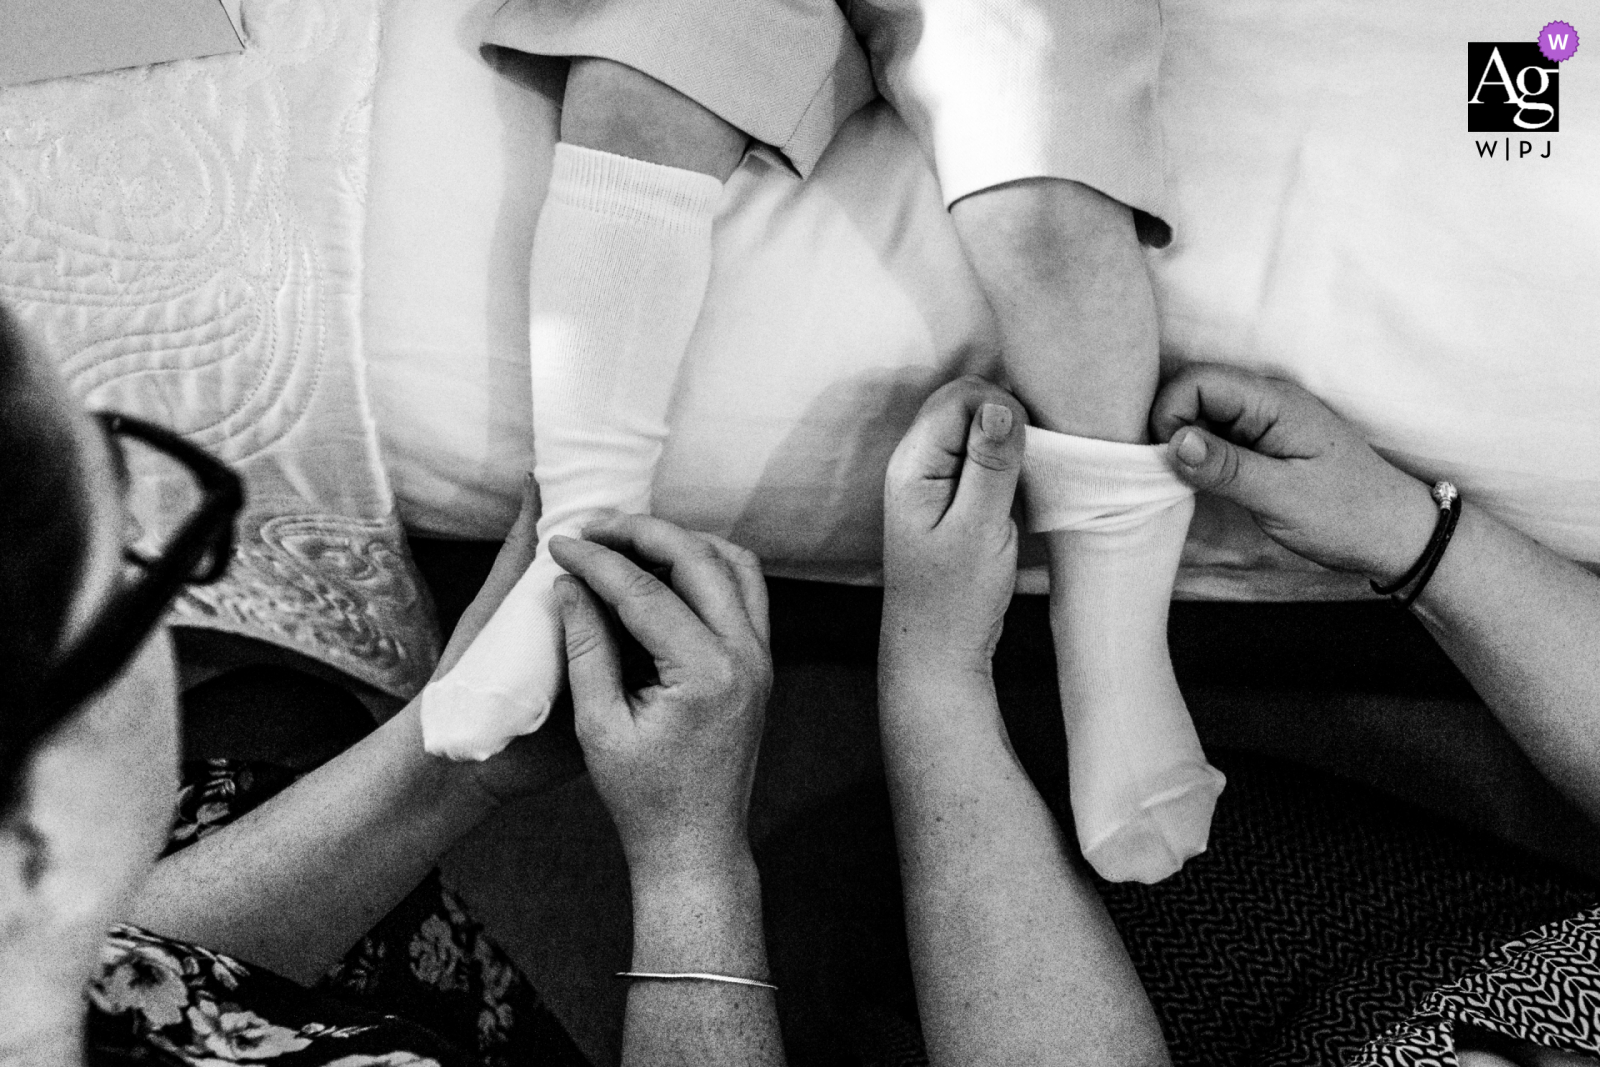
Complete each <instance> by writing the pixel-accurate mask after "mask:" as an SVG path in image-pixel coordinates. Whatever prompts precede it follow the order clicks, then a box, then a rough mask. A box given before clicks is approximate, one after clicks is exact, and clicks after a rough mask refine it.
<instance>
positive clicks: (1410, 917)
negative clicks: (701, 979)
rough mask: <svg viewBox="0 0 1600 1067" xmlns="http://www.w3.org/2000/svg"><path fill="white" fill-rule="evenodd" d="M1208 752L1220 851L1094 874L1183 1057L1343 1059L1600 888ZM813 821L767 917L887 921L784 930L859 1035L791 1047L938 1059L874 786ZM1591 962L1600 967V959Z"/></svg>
mask: <svg viewBox="0 0 1600 1067" xmlns="http://www.w3.org/2000/svg"><path fill="white" fill-rule="evenodd" d="M1213 757H1214V760H1215V762H1216V763H1217V765H1218V766H1219V767H1221V768H1222V769H1223V770H1224V771H1225V772H1226V774H1227V775H1228V788H1227V790H1226V791H1224V793H1223V794H1222V798H1221V800H1220V802H1219V803H1218V806H1217V814H1216V819H1215V821H1214V823H1213V825H1212V836H1211V847H1210V848H1209V850H1208V851H1207V852H1206V853H1205V854H1204V855H1202V856H1199V857H1196V858H1195V859H1194V860H1191V861H1190V862H1189V864H1188V865H1187V866H1185V868H1184V870H1183V871H1182V872H1181V873H1180V874H1178V875H1177V876H1175V877H1173V878H1171V879H1168V880H1167V881H1166V882H1163V883H1161V884H1160V885H1155V886H1143V885H1137V884H1121V885H1110V884H1104V883H1102V885H1101V889H1102V891H1103V894H1104V897H1105V900H1106V904H1107V907H1108V909H1109V910H1110V912H1111V915H1112V918H1113V920H1114V921H1115V922H1116V924H1117V926H1118V929H1119V930H1120V931H1121V933H1122V936H1123V939H1124V941H1125V942H1126V944H1127V946H1128V951H1129V953H1130V955H1131V956H1132V958H1133V961H1134V965H1135V967H1136V968H1137V969H1138V972H1139V977H1140V979H1141V981H1142V982H1143V983H1144V985H1145V988H1146V990H1147V991H1148V992H1149V995H1150V998H1151V1002H1152V1004H1153V1005H1154V1007H1155V1010H1156V1014H1157V1017H1158V1018H1159V1020H1160V1022H1161V1025H1162V1029H1163V1031H1164V1033H1165V1035H1166V1038H1167V1041H1168V1044H1169V1046H1170V1048H1171V1051H1172V1060H1173V1064H1174V1067H1280V1065H1291V1064H1293V1065H1307V1067H1309V1065H1316V1067H1336V1065H1339V1064H1341V1063H1343V1062H1344V1061H1345V1060H1346V1058H1347V1057H1349V1056H1350V1055H1353V1054H1354V1053H1355V1052H1356V1050H1357V1049H1359V1048H1361V1046H1362V1045H1363V1044H1364V1043H1365V1042H1367V1041H1369V1040H1371V1039H1372V1038H1374V1037H1375V1036H1377V1035H1379V1034H1380V1033H1382V1032H1383V1031H1384V1030H1385V1029H1386V1028H1388V1027H1390V1026H1393V1025H1396V1024H1397V1023H1399V1022H1400V1021H1402V1020H1405V1019H1406V1018H1407V1017H1408V1016H1409V1015H1410V1013H1411V1012H1412V1011H1414V1010H1415V1009H1416V1008H1417V1007H1418V1005H1419V1004H1420V1003H1421V1002H1422V1001H1423V998H1424V997H1425V996H1427V995H1428V994H1429V993H1430V991H1432V990H1435V989H1438V988H1440V987H1443V986H1446V985H1447V984H1448V983H1450V982H1453V981H1456V980H1458V979H1460V978H1461V977H1462V976H1463V975H1466V974H1469V973H1471V972H1472V971H1473V970H1474V969H1475V968H1476V967H1478V966H1479V961H1480V960H1482V959H1483V958H1484V957H1485V956H1486V955H1488V954H1489V953H1490V952H1491V951H1493V950H1494V949H1495V947H1496V946H1497V945H1501V944H1504V943H1505V942H1507V941H1508V940H1510V939H1512V938H1515V937H1517V936H1519V935H1521V934H1524V933H1525V932H1526V931H1528V930H1530V929H1533V928H1535V927H1537V926H1539V925H1540V924H1541V923H1545V922H1550V921H1552V920H1557V919H1559V918H1561V917H1563V916H1567V915H1570V914H1572V913H1574V912H1576V911H1579V910H1580V909H1583V908H1586V907H1589V906H1591V905H1593V904H1594V903H1595V902H1596V901H1600V890H1597V888H1596V887H1595V886H1593V885H1592V884H1590V883H1588V882H1586V881H1584V880H1583V879H1581V878H1579V877H1577V876H1574V875H1570V874H1567V873H1564V872H1562V871H1560V870H1557V869H1555V868H1553V867H1549V866H1547V865H1545V864H1543V863H1542V862H1540V861H1538V860H1535V859H1532V858H1529V857H1527V856H1526V855H1525V854H1523V853H1520V852H1517V851H1515V850H1513V849H1510V848H1507V847H1506V846H1504V845H1501V844H1499V843H1497V842H1495V841H1493V840H1491V839H1488V838H1485V837H1481V836H1478V835H1475V834H1471V833H1468V832H1465V831H1462V830H1460V829H1458V828H1457V827H1455V826H1454V825H1453V824H1450V823H1447V822H1445V821H1443V820H1440V819H1437V818H1434V817H1431V816H1429V815H1426V814H1425V813H1422V812H1420V811H1417V810H1416V809H1413V808H1410V807H1408V806H1406V805H1404V804H1401V803H1398V802H1396V801H1394V800H1392V799H1391V798H1388V797H1385V796H1382V795H1380V794H1378V793H1375V792H1373V791H1371V790H1368V789H1366V788H1364V787H1362V786H1359V785H1355V784H1353V783H1350V782H1346V781H1344V780H1341V779H1338V778H1334V777H1331V776H1328V775H1324V774H1321V773H1319V772H1315V771H1311V770H1307V769H1305V768H1303V767H1299V766H1297V765H1294V764H1289V763H1284V762H1281V761H1274V760H1268V759H1264V758H1261V757H1252V756H1243V755H1240V754H1237V753H1227V752H1219V753H1213ZM808 822H810V823H812V824H811V825H807V826H806V827H804V828H799V827H797V828H796V829H795V831H794V832H793V833H792V834H785V835H781V839H779V840H775V841H774V842H772V846H773V847H772V851H773V852H774V853H776V852H780V851H790V850H798V851H801V852H804V853H805V854H806V855H810V856H813V857H815V856H817V855H819V854H824V853H821V849H820V848H818V847H806V845H807V843H808V842H811V839H812V838H813V837H815V838H820V839H822V840H823V841H825V842H826V849H827V852H826V853H825V855H826V856H827V859H826V862H825V863H820V864H813V868H815V869H809V870H800V869H799V863H798V861H795V863H793V864H791V865H790V866H783V865H782V864H781V863H778V862H776V858H775V861H774V868H773V873H777V874H779V876H780V877H782V878H784V879H785V880H786V881H787V880H789V879H794V880H796V881H797V882H798V883H799V884H798V885H797V886H794V887H787V886H784V887H775V888H773V889H769V890H768V891H767V895H768V898H769V905H771V906H772V908H771V911H770V912H769V914H770V915H771V917H773V918H774V919H779V918H782V919H788V920H794V919H796V918H799V919H805V920H807V921H808V922H810V923H811V924H812V925H811V927H809V928H818V927H817V921H818V920H817V919H816V917H815V914H814V913H816V912H822V913H824V914H826V915H832V914H835V913H837V912H839V911H841V910H849V911H851V912H857V911H859V910H860V909H861V908H862V907H863V903H862V901H863V900H866V902H867V903H866V906H867V907H868V908H869V910H870V909H876V911H874V914H875V915H876V916H877V921H876V922H875V923H874V929H873V930H871V931H869V930H867V929H866V927H864V926H863V925H862V924H860V923H853V922H851V923H845V922H843V921H842V920H839V919H835V920H833V921H832V927H835V928H837V929H832V930H831V931H830V936H828V937H825V938H823V939H822V942H821V943H817V944H813V943H810V942H806V943H803V944H799V945H796V946H790V947H789V948H788V949H787V950H786V949H785V947H784V945H783V944H782V939H781V938H780V939H778V941H777V942H775V945H774V947H775V949H776V950H777V951H776V953H775V958H774V973H775V974H778V975H781V977H780V978H779V981H780V984H783V983H789V985H786V986H785V988H786V989H788V988H796V989H798V988H800V987H804V986H821V985H823V984H824V983H826V985H827V986H828V987H829V989H828V994H829V995H828V997H827V1003H829V1004H830V1005H831V1008H830V1010H831V1012H832V1020H833V1021H832V1023H831V1025H830V1026H829V1027H827V1028H828V1029H831V1030H833V1031H834V1032H836V1033H837V1034H839V1035H840V1037H841V1039H842V1040H841V1042H840V1044H842V1045H844V1046H846V1048H845V1049H839V1050H836V1051H833V1052H832V1053H831V1054H829V1055H826V1056H823V1057H820V1058H817V1057H813V1058H812V1059H808V1060H804V1061H802V1060H796V1061H795V1062H797V1063H799V1062H819V1063H822V1062H825V1063H829V1064H832V1063H835V1062H848V1063H852V1064H862V1065H865V1067H915V1065H920V1064H923V1063H926V1062H927V1061H926V1056H925V1053H924V1051H923V1048H922V1045H921V1041H920V1038H919V1036H918V1034H919V1031H918V1028H917V1023H916V1019H915V1009H914V1007H913V1006H912V1000H911V997H910V990H909V972H908V971H907V970H905V968H904V964H903V963H898V964H897V963H896V962H895V961H896V960H901V961H903V960H904V952H905V944H904V938H903V935H902V933H901V931H900V929H899V916H898V912H896V911H895V909H894V907H893V905H894V904H895V903H896V902H897V899H898V894H899V883H898V880H897V877H896V871H895V868H894V853H893V851H892V848H893V842H892V830H891V828H890V824H889V820H888V818H887V797H886V796H885V795H884V793H883V790H882V786H881V784H879V785H877V786H875V787H873V789H871V790H870V791H869V790H861V791H858V792H857V793H856V795H854V796H853V797H852V798H850V802H849V803H848V805H841V806H839V807H838V808H837V809H834V808H829V809H826V810H823V811H820V812H817V813H815V815H814V819H812V820H808ZM845 827H853V828H855V830H856V831H858V832H856V833H853V834H851V835H848V836H847V835H846V834H845V832H844V828H845ZM811 844H813V845H814V844H816V843H815V842H811ZM823 868H826V869H823ZM763 871H764V873H767V871H766V867H765V866H764V868H763ZM788 898H795V899H793V900H789V899H788ZM892 912H893V914H891V913H892ZM822 928H823V929H828V927H826V926H824V927H822ZM819 961H820V962H819ZM812 969H819V970H822V971H825V972H826V974H820V973H819V974H816V975H812V974H810V973H809V971H810V970H812ZM1587 973H1588V974H1589V975H1590V976H1592V977H1593V976H1600V960H1597V961H1596V963H1595V965H1594V966H1593V967H1592V969H1591V970H1590V971H1588V972H1587ZM840 985H842V986H843V991H842V993H841V992H840V990H839V988H838V987H839V986H840ZM1562 995H1565V994H1562ZM1380 1062H1383V1064H1384V1067H1388V1061H1380ZM1394 1062H1396V1063H1408V1062H1410V1061H1406V1060H1397V1061H1394ZM1420 1062H1422V1063H1428V1062H1431V1061H1427V1060H1423V1061H1420Z"/></svg>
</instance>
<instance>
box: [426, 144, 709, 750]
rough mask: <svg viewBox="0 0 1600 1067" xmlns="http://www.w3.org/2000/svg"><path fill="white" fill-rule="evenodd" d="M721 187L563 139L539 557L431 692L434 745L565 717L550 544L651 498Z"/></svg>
mask: <svg viewBox="0 0 1600 1067" xmlns="http://www.w3.org/2000/svg"><path fill="white" fill-rule="evenodd" d="M721 193H722V183H721V182H719V181H718V180H717V179H715V178H713V177H711V176H710V175H707V174H701V173H698V172H696V171H689V170H680V169H678V168H676V167H664V166H660V165H658V164H655V163H645V162H642V161H640V160H636V159H629V158H627V157H625V156H618V155H613V154H611V153H609V152H597V151H594V150H593V149H588V148H580V147H578V146H576V145H569V144H560V145H557V146H556V153H555V165H554V169H553V170H552V172H551V176H550V193H549V195H548V197H547V198H546V199H545V203H544V208H543V210H542V211H541V212H540V214H539V224H538V229H537V230H536V231H535V234H534V241H533V262H532V267H531V270H530V277H529V285H530V286H531V300H530V312H529V351H530V358H531V361H532V370H533V447H534V478H535V480H536V481H537V482H538V483H539V497H540V502H541V507H542V511H541V513H540V516H539V544H540V549H539V554H538V556H537V557H536V558H535V560H534V562H533V565H532V566H531V567H529V568H528V571H527V573H526V574H525V575H523V577H522V579H521V581H519V582H518V583H517V585H516V586H515V587H514V588H513V589H512V591H511V593H510V594H509V595H508V596H507V597H506V600H505V602H504V603H503V604H502V605H501V606H500V608H499V610H498V611H496V612H495V615H494V617H493V618H492V619H491V620H490V621H489V624H488V625H487V626H485V627H484V629H483V632H482V633H481V634H479V636H478V639H477V640H476V641H474V642H473V644H472V647H471V648H470V649H469V650H468V651H467V653H466V655H464V656H462V658H461V661H460V662H459V663H458V664H457V665H456V666H455V668H454V669H453V670H451V672H450V673H449V674H448V675H446V676H445V677H444V678H441V679H439V680H438V681H437V682H434V683H432V684H431V685H429V687H428V689H427V690H425V691H424V693H423V704H422V727H423V740H424V743H425V744H426V746H427V749H428V751H429V752H433V753H436V754H442V755H447V756H450V757H451V758H454V759H469V758H470V759H487V758H488V757H489V756H492V755H493V754H494V753H496V752H498V751H500V750H501V749H502V748H504V747H505V746H506V745H507V744H508V743H509V742H510V740H511V738H513V737H515V736H517V735H520V734H525V733H530V732H532V731H533V730H536V729H538V728H539V726H540V724H542V723H543V722H544V719H545V716H546V715H548V714H549V711H550V706H551V705H552V704H553V703H554V702H555V698H556V696H557V694H558V693H559V692H560V690H561V686H562V682H563V680H564V674H565V668H566V656H565V653H564V651H563V649H562V648H561V625H560V621H559V616H558V614H557V610H556V603H555V599H554V595H553V589H552V584H553V583H554V581H555V579H556V578H557V577H558V576H559V575H560V574H561V568H560V567H558V566H557V565H556V564H555V561H554V560H552V559H551V558H550V555H549V553H548V551H547V550H546V549H545V548H544V546H545V545H546V544H548V542H549V538H550V537H551V535H553V534H558V533H560V534H567V535H575V534H577V533H578V532H579V531H580V530H581V529H582V526H583V524H584V523H585V522H586V521H588V519H589V518H590V517H591V516H593V515H594V513H595V512H596V511H598V510H600V509H603V508H615V509H617V510H619V511H629V512H647V511H649V510H650V484H651V481H652V479H653V478H654V475H655V468H656V462H657V461H658V460H659V459H660V457H661V448H662V445H663V443H664V442H665V441H666V436H667V409H668V407H669V405H670V404H671V401H672V394H673V389H674V387H675V384H676V382H677V378H678V367H679V364H680V363H682V361H683V355H684V352H685V351H686V350H687V349H688V346H689V336H690V334H691V333H692V332H693V330H694V324H695V320H696V319H698V318H699V317H700V305H701V303H702V301H703V300H704V298H705V293H706V284H707V282H708V281H709V279H710V276H711V223H712V218H713V215H714V214H715V211H716V206H717V200H718V198H719V197H720V196H721Z"/></svg>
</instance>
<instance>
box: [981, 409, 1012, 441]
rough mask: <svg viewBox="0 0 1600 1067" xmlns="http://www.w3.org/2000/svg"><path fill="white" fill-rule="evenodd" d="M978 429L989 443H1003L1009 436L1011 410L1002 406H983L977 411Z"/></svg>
mask: <svg viewBox="0 0 1600 1067" xmlns="http://www.w3.org/2000/svg"><path fill="white" fill-rule="evenodd" d="M978 428H979V429H981V430H982V431H983V435H984V436H985V437H987V438H988V439H989V440H991V441H1004V440H1005V439H1006V438H1007V437H1009V436H1010V435H1011V409H1010V408H1008V407H1006V406H1005V405H1004V404H985V405H983V406H982V407H981V408H979V409H978Z"/></svg>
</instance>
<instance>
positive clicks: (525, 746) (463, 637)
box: [433, 474, 583, 803]
mask: <svg viewBox="0 0 1600 1067" xmlns="http://www.w3.org/2000/svg"><path fill="white" fill-rule="evenodd" d="M538 521H539V487H538V485H537V484H536V483H535V482H534V480H533V475H531V474H530V475H528V476H527V477H526V479H525V481H524V482H523V490H522V510H521V511H519V512H518V513H517V519H516V522H514V523H512V525H511V532H510V533H508V534H507V535H506V539H505V543H504V544H502V545H501V546H500V554H499V555H498V556H496V557H495V561H494V566H493V567H492V568H491V569H490V571H489V577H488V578H486V579H484V582H483V587H482V588H481V589H479V590H478V595H477V596H476V597H474V598H473V601H472V603H471V604H469V605H468V606H467V610H466V611H464V612H462V614H461V618H460V620H459V621H458V622H457V623H456V628H455V630H454V631H453V632H452V633H451V634H450V640H449V641H448V642H447V643H446V644H445V646H444V652H442V653H441V654H440V656H439V665H438V666H437V667H435V668H434V671H433V677H435V678H442V677H444V676H445V674H447V673H448V672H449V670H450V668H451V667H454V666H455V665H456V661H458V660H459V659H460V658H461V657H462V656H463V655H464V654H465V653H466V651H467V646H469V645H471V644H472V642H473V640H474V639H475V638H476V637H477V636H478V633H479V632H480V631H481V630H482V629H483V628H484V627H485V626H486V625H488V622H489V620H490V619H491V618H493V616H494V613H495V610H496V609H497V608H499V607H500V602H501V601H502V600H504V599H505V598H506V594H508V593H510V592H511V590H512V587H514V586H515V585H516V584H517V581H518V580H519V579H520V578H521V577H522V574H523V572H524V571H526V570H527V569H528V564H530V563H532V562H533V556H534V553H535V551H536V550H537V549H538V547H539V535H538V529H537V528H538ZM451 766H452V767H454V768H456V769H457V770H458V771H459V772H460V773H462V774H465V775H468V776H470V777H471V778H472V780H473V782H474V783H475V784H476V785H477V786H478V787H479V788H480V789H482V790H483V791H484V792H485V793H487V794H488V795H489V797H490V798H491V799H492V800H494V801H495V802H497V803H504V802H506V801H509V800H513V799H515V798H517V797H521V796H527V795H530V794H533V793H538V792H542V791H543V790H546V789H553V788H555V787H556V786H558V785H561V784H562V783H564V782H567V781H570V780H571V779H573V778H576V777H577V776H578V775H580V774H582V773H583V755H582V753H580V752H579V751H578V742H577V739H576V737H574V736H573V728H572V709H571V706H570V705H569V704H567V703H566V702H565V701H562V702H560V703H557V704H556V706H555V709H554V710H553V711H552V712H551V714H550V718H549V719H548V720H547V721H546V722H545V724H544V725H543V726H542V727H540V728H539V729H538V730H537V731H535V732H534V733H531V734H528V735H526V736H524V737H519V738H517V739H516V740H514V741H512V742H511V744H510V745H508V746H507V747H506V748H505V750H504V751H502V752H500V753H498V754H497V755H495V756H492V757H490V758H489V759H487V760H484V761H483V762H481V763H480V762H478V761H476V760H466V761H463V762H460V763H453V764H452V765H451Z"/></svg>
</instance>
